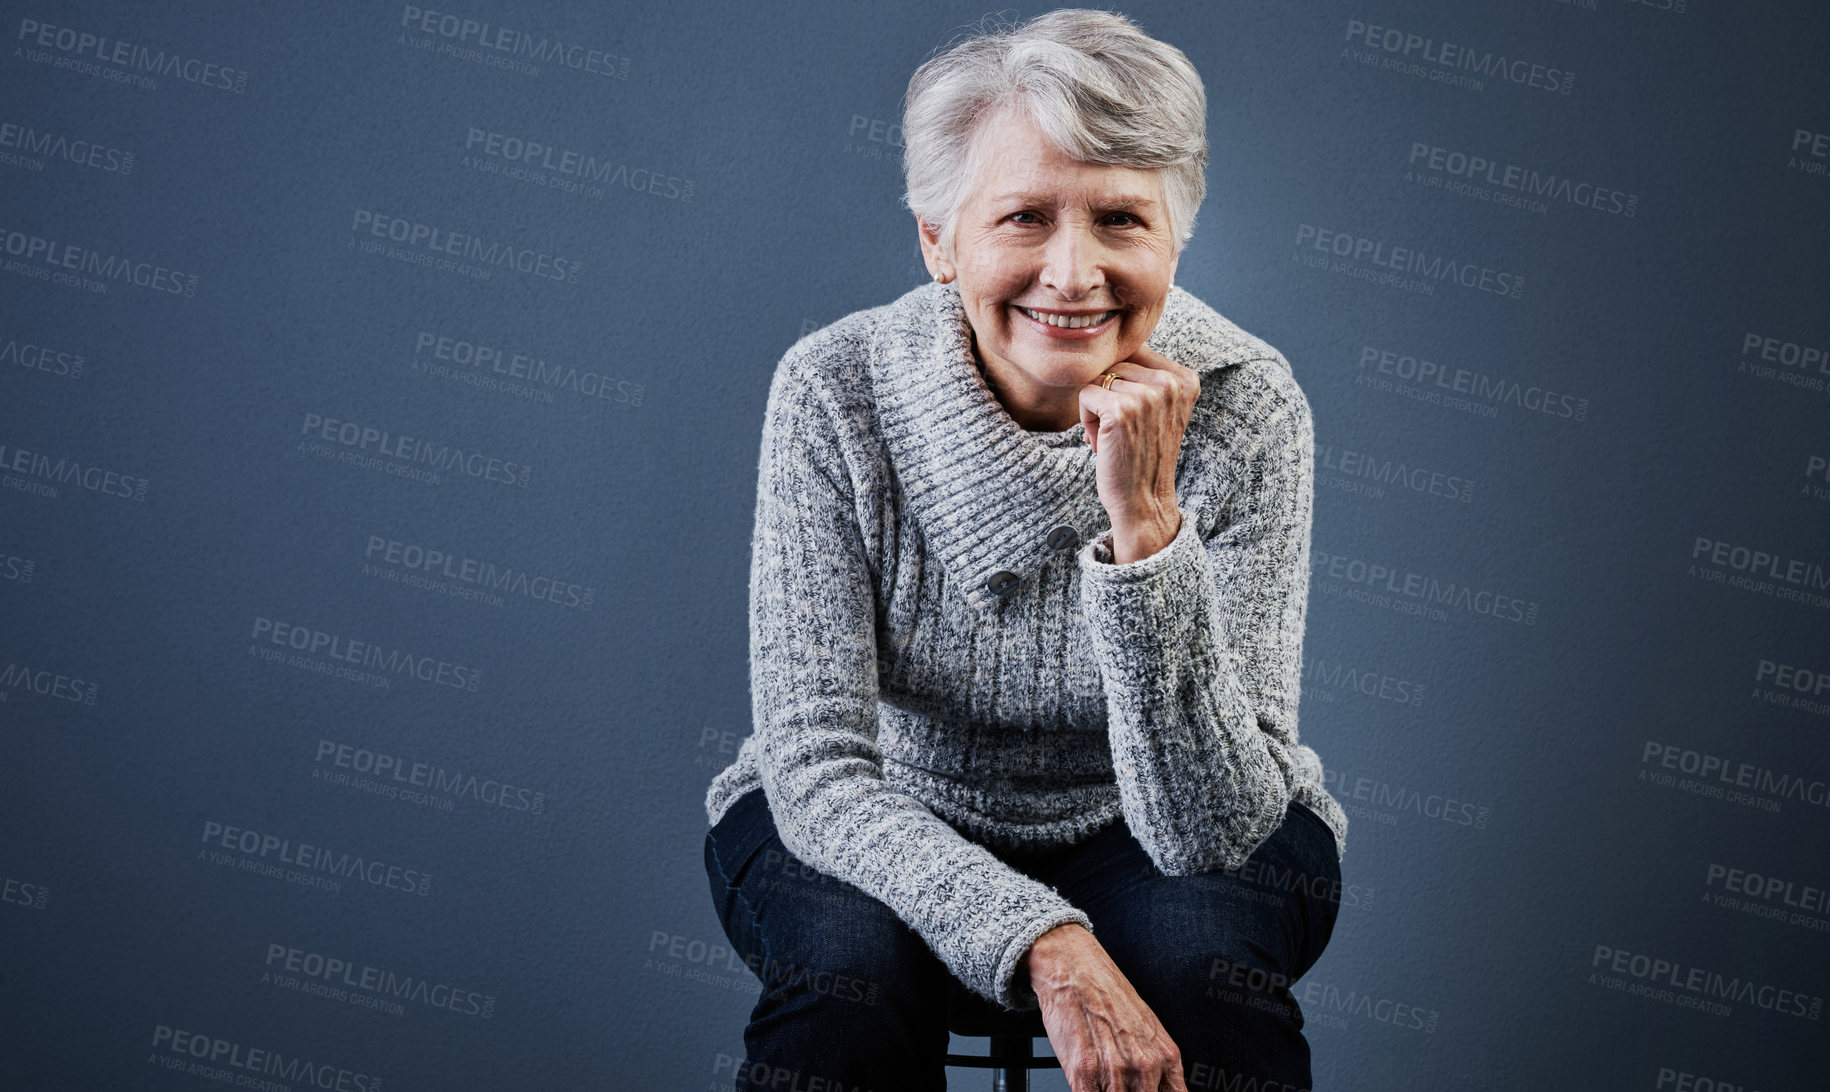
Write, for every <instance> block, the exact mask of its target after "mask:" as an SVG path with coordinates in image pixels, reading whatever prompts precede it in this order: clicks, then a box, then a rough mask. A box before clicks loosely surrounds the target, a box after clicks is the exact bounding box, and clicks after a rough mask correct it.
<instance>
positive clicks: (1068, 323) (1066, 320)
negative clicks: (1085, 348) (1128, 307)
mask: <svg viewBox="0 0 1830 1092" xmlns="http://www.w3.org/2000/svg"><path fill="white" fill-rule="evenodd" d="M1013 306H1016V307H1017V310H1019V311H1021V312H1023V313H1024V314H1025V315H1028V316H1029V317H1030V318H1032V319H1035V320H1036V321H1037V322H1040V323H1043V324H1045V325H1048V326H1054V327H1058V328H1060V329H1063V330H1084V329H1086V328H1087V327H1089V326H1098V325H1100V324H1101V323H1103V322H1105V321H1106V320H1107V319H1109V318H1111V317H1112V316H1113V315H1116V314H1118V312H1119V310H1121V309H1120V308H1114V309H1113V310H1110V311H1094V312H1089V313H1087V314H1083V315H1051V314H1049V313H1048V312H1046V311H1032V310H1030V309H1029V308H1027V307H1023V306H1020V305H1013Z"/></svg>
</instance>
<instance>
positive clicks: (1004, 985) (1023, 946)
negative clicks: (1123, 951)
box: [993, 906, 1093, 1012]
mask: <svg viewBox="0 0 1830 1092" xmlns="http://www.w3.org/2000/svg"><path fill="white" fill-rule="evenodd" d="M1064 922H1074V923H1076V924H1079V925H1083V926H1085V927H1086V930H1087V932H1089V933H1090V932H1092V931H1093V920H1092V919H1091V918H1089V917H1087V916H1086V914H1085V913H1084V912H1082V911H1081V910H1080V909H1079V908H1077V907H1073V906H1063V907H1060V908H1058V909H1055V910H1051V911H1049V912H1048V913H1046V914H1043V915H1042V916H1040V917H1038V918H1035V919H1034V920H1032V921H1029V922H1026V923H1025V924H1024V926H1023V928H1022V929H1020V930H1018V931H1017V932H1016V933H1015V934H1014V935H1013V936H1012V937H1011V939H1010V943H1009V945H1007V946H1006V947H1005V949H1004V954H1003V956H1002V957H1000V958H999V959H998V970H997V976H996V979H995V986H996V989H997V996H996V997H995V998H993V1000H995V1001H997V1003H998V1004H1000V1005H1003V1006H1004V1007H1005V1008H1007V1009H1012V1010H1015V1011H1018V1012H1022V1011H1027V1010H1030V1009H1037V1008H1040V1007H1041V1002H1040V1001H1039V1000H1038V999H1037V998H1036V991H1035V990H1034V989H1032V988H1031V987H1030V985H1029V979H1028V977H1027V976H1026V977H1025V978H1024V980H1023V981H1022V982H1021V983H1018V982H1017V981H1016V974H1017V964H1018V963H1019V962H1020V961H1021V960H1022V959H1023V957H1024V956H1025V955H1028V954H1029V947H1030V945H1032V944H1034V943H1035V942H1036V938H1037V937H1040V936H1041V935H1042V934H1043V933H1046V932H1048V931H1049V930H1050V929H1053V928H1054V927H1055V926H1057V925H1060V924H1062V923H1064Z"/></svg>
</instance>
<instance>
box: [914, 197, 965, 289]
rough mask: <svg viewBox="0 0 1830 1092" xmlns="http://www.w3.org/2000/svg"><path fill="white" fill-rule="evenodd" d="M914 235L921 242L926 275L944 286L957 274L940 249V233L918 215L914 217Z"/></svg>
mask: <svg viewBox="0 0 1830 1092" xmlns="http://www.w3.org/2000/svg"><path fill="white" fill-rule="evenodd" d="M915 234H916V237H917V238H918V239H919V240H920V242H921V260H922V261H923V262H924V263H926V265H927V267H928V274H929V276H932V277H933V278H934V279H935V280H937V281H939V282H941V283H942V284H945V283H946V282H948V281H950V280H952V279H953V278H954V276H955V275H956V274H957V272H958V271H957V270H955V269H954V268H953V262H952V261H951V260H949V259H948V257H947V255H946V253H945V252H944V251H942V250H941V247H940V231H939V230H938V229H936V228H933V227H930V226H928V223H927V221H925V220H923V219H922V218H921V216H920V215H919V214H917V215H916V217H915Z"/></svg>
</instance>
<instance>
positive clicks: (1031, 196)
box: [992, 193, 1156, 209]
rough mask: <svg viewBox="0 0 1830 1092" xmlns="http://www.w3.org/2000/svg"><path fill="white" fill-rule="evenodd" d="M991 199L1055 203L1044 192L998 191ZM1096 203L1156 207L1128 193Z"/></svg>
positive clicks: (1108, 206)
mask: <svg viewBox="0 0 1830 1092" xmlns="http://www.w3.org/2000/svg"><path fill="white" fill-rule="evenodd" d="M992 200H993V201H996V202H999V203H1002V202H1005V201H1021V202H1022V203H1023V204H1025V205H1053V204H1054V203H1055V199H1054V197H1053V196H1052V195H1050V194H1046V193H1000V194H998V195H997V196H995V197H993V198H992ZM1096 203H1097V204H1098V205H1099V206H1100V207H1101V208H1108V209H1153V208H1155V207H1156V202H1155V201H1154V200H1152V199H1151V198H1148V197H1137V196H1131V195H1128V194H1127V195H1123V196H1119V197H1110V198H1105V199H1102V200H1100V201H1098V202H1096Z"/></svg>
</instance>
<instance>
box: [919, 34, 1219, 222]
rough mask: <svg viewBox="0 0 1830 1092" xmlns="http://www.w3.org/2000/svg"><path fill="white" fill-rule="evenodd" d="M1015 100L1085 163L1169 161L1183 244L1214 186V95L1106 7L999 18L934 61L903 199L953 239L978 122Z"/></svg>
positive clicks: (1181, 62) (927, 66) (1171, 54)
mask: <svg viewBox="0 0 1830 1092" xmlns="http://www.w3.org/2000/svg"><path fill="white" fill-rule="evenodd" d="M1007 105H1020V106H1022V107H1023V108H1024V110H1025V112H1026V113H1027V115H1028V116H1029V118H1030V119H1031V120H1032V121H1034V122H1035V124H1036V126H1037V127H1038V128H1039V129H1041V131H1042V134H1043V136H1044V138H1045V139H1047V140H1048V141H1049V142H1050V143H1051V144H1053V145H1055V147H1057V148H1058V149H1060V150H1061V151H1062V153H1064V154H1065V155H1067V156H1069V157H1070V158H1073V159H1076V160H1079V161H1081V162H1083V163H1097V164H1102V165H1111V166H1124V167H1133V168H1137V169H1140V170H1150V169H1157V168H1162V169H1163V174H1162V181H1163V195H1164V199H1165V201H1166V202H1167V204H1168V209H1167V216H1168V227H1169V231H1170V235H1171V237H1172V238H1173V239H1174V241H1175V246H1176V249H1177V251H1178V252H1179V251H1180V250H1181V248H1182V246H1183V244H1185V243H1186V242H1187V241H1188V238H1189V236H1190V235H1192V234H1193V233H1194V228H1195V210H1196V209H1198V208H1200V206H1201V199H1202V198H1203V197H1205V196H1206V194H1207V93H1206V91H1205V89H1204V88H1203V87H1202V84H1201V77H1200V76H1199V75H1198V74H1197V73H1196V72H1195V66H1194V65H1193V64H1191V63H1190V62H1189V60H1188V57H1187V56H1186V55H1185V54H1184V53H1183V52H1182V51H1181V50H1179V49H1177V48H1176V47H1174V46H1172V45H1169V44H1167V43H1165V42H1159V41H1157V40H1156V39H1155V38H1152V37H1150V36H1149V35H1147V34H1145V33H1144V32H1143V30H1142V29H1140V28H1139V27H1138V26H1137V24H1135V23H1133V22H1132V21H1131V20H1129V19H1127V18H1125V17H1124V16H1123V15H1117V14H1114V13H1112V12H1108V11H1090V10H1086V9H1078V8H1065V9H1062V10H1060V11H1051V12H1048V13H1047V14H1044V15H1038V16H1036V17H1035V18H1033V19H1031V20H1029V21H1028V22H1027V23H1023V24H1021V25H1017V24H1009V23H1004V24H995V25H993V26H992V27H991V29H988V30H987V29H981V30H980V31H979V32H978V33H976V34H974V35H973V36H971V37H969V38H966V39H965V40H964V41H961V42H959V43H958V44H956V45H954V46H952V47H951V48H948V49H947V50H946V51H945V52H943V53H940V54H938V55H935V56H931V57H929V58H928V59H927V60H926V61H924V62H922V65H921V67H919V68H917V69H916V70H915V74H914V76H912V77H911V78H910V79H909V89H908V92H907V94H906V95H904V96H903V109H902V139H903V153H902V173H903V179H904V181H905V183H906V184H907V187H908V189H907V191H906V192H905V193H904V194H903V199H902V203H903V205H904V206H905V207H906V208H908V209H909V211H911V212H913V213H915V214H916V215H918V216H920V217H921V218H922V220H923V222H925V223H926V224H927V225H928V226H929V227H933V228H938V229H939V230H940V238H941V243H942V245H943V246H950V245H951V244H952V241H953V232H954V228H955V226H956V222H957V220H958V215H959V211H960V209H961V207H962V206H964V205H965V203H966V199H967V198H968V197H970V196H971V194H972V188H973V186H974V185H975V184H976V182H977V179H978V171H979V167H980V165H981V161H982V160H983V158H984V151H985V150H984V149H983V148H982V146H981V145H982V142H980V141H975V140H974V136H975V135H976V134H977V132H978V126H979V122H980V121H981V120H982V119H983V118H985V117H986V116H988V115H990V114H991V113H993V112H995V111H997V110H999V109H1001V108H1003V107H1004V106H1007Z"/></svg>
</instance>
